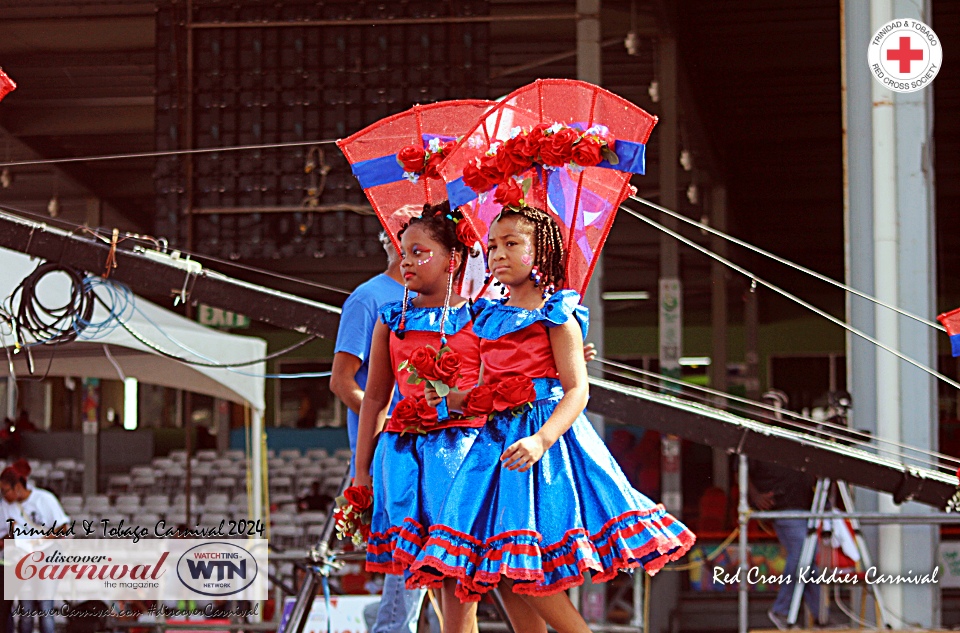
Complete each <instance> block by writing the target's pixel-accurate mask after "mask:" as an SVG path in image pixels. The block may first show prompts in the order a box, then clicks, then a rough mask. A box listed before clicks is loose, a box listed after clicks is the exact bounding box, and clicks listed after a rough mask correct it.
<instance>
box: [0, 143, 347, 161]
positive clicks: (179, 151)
mask: <svg viewBox="0 0 960 633" xmlns="http://www.w3.org/2000/svg"><path fill="white" fill-rule="evenodd" d="M336 142H337V139H324V140H322V141H292V142H289V143H265V144H262V145H233V146H224V147H205V148H201V149H173V150H167V151H161V152H136V153H133V154H103V155H99V156H71V157H69V158H41V159H36V160H19V161H13V162H6V163H0V167H26V166H28V165H62V164H64V163H89V162H94V161H103V160H125V159H130V158H157V157H161V156H182V155H185V154H216V153H219V152H243V151H248V150H261V149H283V148H285V147H308V146H310V145H330V144H333V143H336Z"/></svg>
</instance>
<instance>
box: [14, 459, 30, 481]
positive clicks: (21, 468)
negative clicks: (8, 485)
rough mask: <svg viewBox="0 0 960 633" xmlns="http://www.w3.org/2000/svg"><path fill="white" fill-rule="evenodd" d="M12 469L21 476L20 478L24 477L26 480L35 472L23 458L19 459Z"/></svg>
mask: <svg viewBox="0 0 960 633" xmlns="http://www.w3.org/2000/svg"><path fill="white" fill-rule="evenodd" d="M10 468H12V469H13V470H14V472H15V473H17V474H18V475H20V476H21V477H23V478H24V479H26V478H27V477H29V476H30V472H31V471H32V470H33V469H32V468H30V462H28V461H27V460H25V459H24V458H22V457H21V458H20V459H18V460H17V461H15V462H13V463H12V464H11V465H10Z"/></svg>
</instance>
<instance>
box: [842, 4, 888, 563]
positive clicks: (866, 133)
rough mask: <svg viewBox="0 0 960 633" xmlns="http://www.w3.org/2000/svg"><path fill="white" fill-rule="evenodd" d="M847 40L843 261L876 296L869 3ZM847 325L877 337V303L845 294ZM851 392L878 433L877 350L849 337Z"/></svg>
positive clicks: (854, 280) (846, 19)
mask: <svg viewBox="0 0 960 633" xmlns="http://www.w3.org/2000/svg"><path fill="white" fill-rule="evenodd" d="M842 5H843V9H842V10H843V13H842V18H843V23H844V31H843V32H842V33H841V37H842V38H844V39H843V41H842V43H841V44H842V45H841V51H842V53H843V66H842V68H841V75H842V80H843V81H844V83H845V86H846V89H845V90H842V91H841V96H842V101H843V103H842V108H843V112H844V115H843V122H842V123H843V143H844V152H843V156H844V166H845V167H844V244H845V251H844V260H845V269H846V283H847V284H848V285H850V286H852V287H854V288H856V289H857V290H860V291H862V292H865V293H867V294H870V295H873V294H874V290H875V285H874V279H873V239H872V236H873V125H872V123H871V109H872V105H871V103H872V102H871V99H872V90H873V87H872V84H873V79H872V78H871V76H870V73H865V72H863V64H864V60H863V55H864V53H863V51H865V50H867V46H868V44H869V42H870V38H871V37H872V36H873V31H872V30H871V29H870V5H869V3H866V2H857V1H856V0H844V1H843V2H842ZM846 312H847V321H848V322H849V323H850V324H851V325H853V326H854V327H855V328H857V329H859V330H861V331H863V332H866V333H867V334H869V335H870V336H875V335H876V323H875V321H876V319H875V315H874V310H873V303H871V302H869V301H867V300H866V299H861V298H859V297H855V296H853V295H849V294H848V295H847V296H846ZM846 353H847V359H846V360H847V390H848V391H849V392H850V395H851V397H852V398H853V408H852V409H851V411H850V425H851V426H852V427H853V428H856V429H860V430H862V431H866V432H869V433H876V432H877V383H876V372H875V369H874V367H875V366H876V362H877V348H876V347H874V345H873V344H872V343H869V342H867V341H865V340H863V339H861V338H860V337H857V336H854V335H853V334H850V333H847V336H846ZM878 503H879V501H878V495H877V493H876V492H874V491H872V490H866V489H863V490H857V494H856V507H857V510H860V511H863V512H876V511H877V510H878V508H879V506H878ZM863 533H864V536H865V538H866V540H867V544H868V545H869V547H870V550H871V551H870V556H871V559H872V560H879V551H878V549H877V544H878V543H879V529H878V527H877V526H876V525H865V526H863Z"/></svg>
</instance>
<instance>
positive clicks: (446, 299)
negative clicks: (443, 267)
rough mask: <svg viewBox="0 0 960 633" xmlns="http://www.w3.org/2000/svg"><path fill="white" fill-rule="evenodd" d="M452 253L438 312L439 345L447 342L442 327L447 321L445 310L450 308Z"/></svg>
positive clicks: (452, 269) (441, 345) (452, 271)
mask: <svg viewBox="0 0 960 633" xmlns="http://www.w3.org/2000/svg"><path fill="white" fill-rule="evenodd" d="M454 261H456V260H455V259H454V254H453V253H450V266H449V267H448V268H447V294H446V296H445V297H444V298H443V312H441V313H440V347H443V346H444V345H446V344H447V333H446V331H445V330H444V329H443V328H444V327H445V326H446V323H447V311H448V310H449V309H450V295H451V294H453V273H454V268H455V267H454Z"/></svg>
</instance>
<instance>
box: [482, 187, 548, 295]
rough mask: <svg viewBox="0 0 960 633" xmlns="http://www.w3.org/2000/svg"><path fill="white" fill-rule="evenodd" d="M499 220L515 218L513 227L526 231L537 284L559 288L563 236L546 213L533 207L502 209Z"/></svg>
mask: <svg viewBox="0 0 960 633" xmlns="http://www.w3.org/2000/svg"><path fill="white" fill-rule="evenodd" d="M500 218H517V225H519V226H523V227H525V228H528V229H530V231H531V232H532V233H533V244H534V250H535V252H536V254H535V256H534V259H533V264H534V266H536V267H537V270H539V271H540V275H541V283H542V284H543V285H544V286H546V287H547V288H551V287H552V288H554V289H556V288H560V287H562V285H563V280H564V277H565V276H566V271H565V267H566V252H565V250H564V248H563V234H562V233H561V232H560V227H559V226H557V223H556V222H555V221H554V219H553V218H552V217H550V214H548V213H546V212H545V211H541V210H540V209H537V208H535V207H528V206H521V207H504V209H503V211H502V212H501V213H500V215H498V216H497V220H499V219H500ZM494 221H496V220H494ZM551 292H552V291H551Z"/></svg>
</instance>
